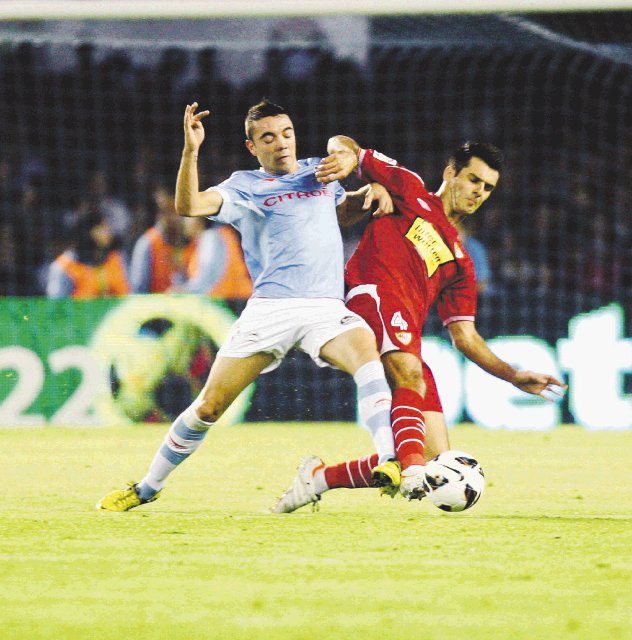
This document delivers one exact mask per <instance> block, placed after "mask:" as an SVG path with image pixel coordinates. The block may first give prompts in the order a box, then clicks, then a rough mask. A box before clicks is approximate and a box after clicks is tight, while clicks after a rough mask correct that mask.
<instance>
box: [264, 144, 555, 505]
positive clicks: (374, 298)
mask: <svg viewBox="0 0 632 640" xmlns="http://www.w3.org/2000/svg"><path fill="white" fill-rule="evenodd" d="M328 152H329V155H328V156H327V157H326V158H324V159H323V160H322V161H321V163H320V165H319V167H318V168H317V171H316V177H317V178H318V179H319V180H320V181H321V182H324V183H327V182H329V181H332V180H340V179H343V178H345V177H347V176H348V175H349V174H350V173H351V172H352V171H353V170H354V169H356V168H357V173H358V175H359V176H360V177H361V178H363V179H365V180H366V181H368V182H371V183H378V184H374V189H376V190H377V189H379V188H380V186H379V185H382V186H383V187H384V188H386V189H387V190H388V192H389V193H390V195H391V197H392V200H393V205H394V207H395V211H394V213H393V215H386V216H383V217H382V216H380V217H374V218H373V219H371V221H370V222H369V224H368V226H367V227H366V230H365V231H364V234H363V236H362V238H361V240H360V243H359V245H358V247H357V249H356V251H355V252H354V254H353V255H352V257H351V259H350V260H349V262H348V263H347V266H346V269H345V280H346V284H347V287H348V294H347V299H346V303H347V306H348V308H349V309H351V310H353V311H354V312H356V313H358V314H359V315H360V316H362V317H363V318H364V319H365V320H366V321H367V322H368V324H369V325H370V326H371V328H372V329H373V331H374V333H375V335H376V338H377V342H378V348H379V351H380V354H381V357H382V362H383V363H384V368H385V371H386V375H387V379H388V381H389V384H390V386H391V389H392V391H393V402H392V409H391V423H392V428H393V435H394V439H395V447H396V451H397V457H398V459H399V462H400V463H401V486H400V491H401V493H402V494H403V495H404V496H405V497H407V498H409V499H421V498H422V497H423V495H424V490H423V484H422V480H423V476H424V474H423V466H424V465H425V461H426V454H429V457H434V456H435V455H438V454H439V453H441V452H442V451H446V450H448V449H449V442H448V432H447V427H446V423H445V419H444V416H443V410H442V407H441V402H440V400H439V396H438V393H437V389H436V385H435V383H434V378H433V376H432V372H431V371H430V369H429V367H428V366H427V365H426V364H425V363H424V362H423V361H422V358H421V333H422V329H423V326H424V323H425V321H426V318H427V316H428V312H429V310H430V307H431V306H432V305H433V304H435V303H436V304H437V310H438V313H439V316H440V318H441V320H442V321H443V324H444V326H445V327H446V328H447V330H448V332H449V333H450V337H451V339H452V343H453V344H454V346H455V347H456V348H457V349H458V350H459V351H461V352H462V353H463V355H465V356H466V357H467V358H469V359H470V360H472V361H473V362H475V363H476V364H477V365H479V366H480V367H481V368H483V369H484V370H485V371H487V372H488V373H490V374H492V375H493V376H496V377H497V378H500V379H502V380H506V381H507V382H510V383H511V384H513V385H514V386H516V387H517V388H519V389H521V390H523V391H526V392H528V393H532V394H535V395H543V396H544V397H547V396H549V397H550V396H551V394H557V395H561V393H562V390H563V388H564V386H565V385H564V384H563V383H562V382H560V381H559V380H557V379H556V378H554V377H553V376H550V375H546V374H541V373H535V372H532V371H520V370H517V369H515V368H514V367H513V366H511V365H510V364H509V363H507V362H504V361H503V360H501V359H500V358H498V357H497V356H496V355H494V353H493V352H492V351H491V350H490V349H489V347H488V346H487V344H486V343H485V341H484V339H483V338H482V337H481V335H480V334H479V333H478V331H477V330H476V326H475V316H476V278H475V274H474V265H473V263H472V260H471V258H470V257H469V255H468V254H467V252H466V250H465V248H464V246H463V244H462V242H461V240H460V238H459V235H458V232H457V228H456V226H457V225H458V223H459V222H461V221H462V220H463V219H464V218H466V217H467V216H469V215H472V214H473V213H474V212H475V211H476V210H477V209H478V208H479V207H480V206H481V205H482V204H483V203H484V202H485V201H486V200H487V199H488V198H489V197H490V195H491V194H492V192H493V190H494V188H495V187H496V185H497V183H498V180H499V177H500V170H501V167H502V154H501V153H500V151H499V150H498V149H496V148H495V147H494V146H492V145H489V144H481V143H466V144H464V145H463V146H461V147H460V148H459V149H458V150H457V151H456V152H455V153H454V155H453V156H452V157H451V158H450V159H449V161H448V164H447V166H446V167H445V169H444V172H443V182H442V184H441V187H440V188H439V190H438V191H436V192H435V193H431V192H430V191H428V189H427V188H426V186H425V184H424V181H423V180H422V179H421V177H420V176H419V175H417V174H416V173H414V172H413V171H410V170H409V169H407V168H406V167H403V166H401V165H399V164H398V163H397V162H396V161H395V160H392V159H391V158H388V157H386V156H384V155H382V154H380V153H378V152H377V151H372V150H366V149H362V148H360V146H359V145H358V144H357V143H356V142H355V141H354V140H352V139H351V138H347V137H346V136H336V137H334V138H332V139H331V140H330V141H329V145H328ZM426 445H428V451H425V448H426ZM373 466H375V465H374V464H373V461H372V460H371V458H370V457H368V456H367V457H366V458H362V459H360V460H356V461H352V462H344V463H342V464H339V465H335V466H332V467H325V465H324V464H323V463H322V461H321V460H320V459H319V458H316V457H315V456H313V457H311V458H307V459H306V460H304V461H303V463H302V464H301V467H299V473H298V475H297V477H296V478H295V480H294V483H293V485H292V487H290V489H288V491H286V493H285V494H284V496H283V497H282V498H281V500H280V501H279V504H278V505H277V507H276V508H275V511H277V512H278V511H283V512H289V511H293V510H294V509H296V508H298V507H299V506H303V505H304V504H307V503H308V502H316V501H317V500H318V499H319V498H320V494H321V493H322V492H323V491H325V490H327V489H331V488H336V487H348V488H354V487H362V486H375V485H374V480H373V479H372V478H371V475H370V472H369V470H370V469H371V468H372V467H373ZM398 480H399V479H398V478H397V477H396V474H393V475H392V476H391V477H389V478H386V477H385V478H384V479H383V482H384V484H385V485H387V484H389V483H391V484H393V483H394V484H397V483H398ZM295 505H297V506H295Z"/></svg>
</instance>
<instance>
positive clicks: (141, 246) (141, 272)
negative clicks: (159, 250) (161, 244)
mask: <svg viewBox="0 0 632 640" xmlns="http://www.w3.org/2000/svg"><path fill="white" fill-rule="evenodd" d="M129 283H130V288H131V289H132V293H149V288H150V283H151V243H150V241H149V236H147V235H142V236H141V237H140V238H138V240H137V241H136V244H135V245H134V251H133V252H132V262H131V265H130V274H129Z"/></svg>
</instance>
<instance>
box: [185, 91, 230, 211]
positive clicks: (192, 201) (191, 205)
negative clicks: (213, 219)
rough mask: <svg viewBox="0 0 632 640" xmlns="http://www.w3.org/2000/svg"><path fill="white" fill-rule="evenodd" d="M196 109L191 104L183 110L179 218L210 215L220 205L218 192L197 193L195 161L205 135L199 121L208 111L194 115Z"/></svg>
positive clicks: (219, 207)
mask: <svg viewBox="0 0 632 640" xmlns="http://www.w3.org/2000/svg"><path fill="white" fill-rule="evenodd" d="M197 107H198V104H197V102H194V103H193V104H191V105H187V106H186V109H185V110H184V149H183V150H182V159H181V160H180V169H179V170H178V178H177V180H176V211H177V213H178V215H181V216H212V215H215V214H216V213H218V212H219V210H220V209H221V207H222V203H223V199H222V196H221V195H220V194H219V193H218V192H217V191H203V192H200V188H199V182H198V169H197V159H198V153H199V150H200V146H201V145H202V142H204V135H205V134H204V125H203V124H202V119H203V118H206V116H208V115H209V112H208V111H200V112H199V113H196V110H197Z"/></svg>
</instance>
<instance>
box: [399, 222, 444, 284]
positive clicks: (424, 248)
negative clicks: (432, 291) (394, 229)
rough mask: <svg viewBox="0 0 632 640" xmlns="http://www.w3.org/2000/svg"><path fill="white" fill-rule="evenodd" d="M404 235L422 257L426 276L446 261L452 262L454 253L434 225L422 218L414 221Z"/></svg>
mask: <svg viewBox="0 0 632 640" xmlns="http://www.w3.org/2000/svg"><path fill="white" fill-rule="evenodd" d="M406 237H407V238H408V239H409V240H410V241H411V242H412V243H413V244H414V245H415V248H416V249H417V252H418V253H419V255H420V256H421V257H422V258H423V260H424V262H425V263H426V268H427V269H428V277H430V276H432V274H433V273H434V272H435V271H436V270H437V269H438V267H439V266H440V265H442V264H445V263H446V262H452V261H453V260H454V255H452V251H450V249H449V248H448V246H447V245H446V243H445V242H444V241H443V238H442V237H441V236H440V235H439V233H438V232H437V230H436V229H435V228H434V225H433V224H432V223H431V222H428V221H427V220H424V219H423V218H415V221H414V222H413V223H412V225H411V226H410V229H408V231H407V232H406Z"/></svg>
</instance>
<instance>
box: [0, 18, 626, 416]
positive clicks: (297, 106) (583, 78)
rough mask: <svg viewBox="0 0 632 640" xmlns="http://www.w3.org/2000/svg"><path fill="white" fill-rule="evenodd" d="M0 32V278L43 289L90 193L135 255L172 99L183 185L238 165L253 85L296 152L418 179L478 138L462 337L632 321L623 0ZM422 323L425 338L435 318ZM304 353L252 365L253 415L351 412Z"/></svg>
mask: <svg viewBox="0 0 632 640" xmlns="http://www.w3.org/2000/svg"><path fill="white" fill-rule="evenodd" d="M0 27H1V28H0V40H1V43H2V44H1V46H0V85H1V90H0V138H1V139H2V153H1V154H0V190H1V196H0V247H1V250H0V283H1V292H0V293H2V295H5V296H7V295H15V296H35V295H43V294H44V288H43V282H44V279H45V275H46V269H47V267H48V265H49V264H50V262H51V261H52V260H53V259H54V258H55V256H56V255H58V254H59V253H60V252H61V251H62V250H63V249H64V247H65V245H66V243H67V241H68V237H67V229H68V224H67V223H68V220H69V219H71V218H72V215H73V212H74V211H76V209H77V207H81V206H86V198H87V197H88V196H89V198H100V199H108V200H109V201H110V203H111V204H112V206H116V207H119V208H120V210H121V216H124V217H125V219H126V221H127V222H126V223H125V224H127V227H126V236H125V240H126V242H125V247H124V248H125V250H126V251H128V252H129V251H131V248H132V246H133V242H134V240H135V239H136V238H137V237H138V236H139V235H140V234H141V233H142V232H143V231H144V230H145V229H146V228H148V227H149V226H151V224H152V223H153V215H154V203H153V201H152V191H153V189H154V188H155V186H156V185H157V184H166V185H170V187H171V188H172V187H173V185H174V183H175V175H176V172H177V167H178V163H179V157H180V150H181V146H182V133H181V122H182V113H183V109H184V106H185V105H186V104H187V103H190V102H192V101H194V100H197V101H198V102H199V103H200V104H201V106H202V107H203V108H208V109H210V111H211V117H210V118H209V120H208V125H207V139H206V143H205V146H204V147H203V153H202V157H201V158H200V169H201V185H202V186H203V187H205V186H210V185H212V184H215V183H217V182H218V181H220V180H222V179H224V178H225V177H227V176H228V175H230V173H231V172H232V171H234V170H235V169H238V168H245V167H247V166H250V164H249V162H250V161H251V159H250V158H249V156H248V154H247V153H246V151H245V150H244V146H243V130H242V128H243V117H244V114H245V111H246V109H247V107H248V106H249V105H250V104H252V103H254V102H257V101H258V100H260V99H261V98H262V97H263V96H266V97H269V98H271V99H273V100H274V101H276V102H279V103H281V104H283V105H284V106H286V108H287V109H288V110H289V112H290V113H291V114H292V116H293V119H294V120H295V123H296V126H297V132H298V136H299V144H300V148H299V154H300V155H301V156H307V155H322V154H323V153H324V150H325V145H326V140H327V138H328V137H329V136H331V135H333V134H336V133H346V134H348V135H351V136H353V137H355V138H356V139H357V140H358V141H359V142H360V143H361V144H362V145H363V146H365V147H371V148H376V149H379V150H380V151H382V152H384V153H386V154H387V155H389V156H391V157H394V158H397V159H398V160H399V161H401V162H402V163H404V164H406V165H407V166H408V167H410V168H412V169H414V170H416V171H417V172H418V173H420V174H421V175H422V177H424V179H425V181H426V184H427V185H428V186H429V187H430V188H431V189H434V188H437V187H438V186H439V185H440V181H441V173H442V170H443V167H444V166H445V162H446V160H447V158H448V156H449V154H450V153H451V151H452V150H453V149H455V148H456V147H457V146H458V145H460V144H461V143H462V142H464V141H466V140H479V141H489V142H492V143H494V144H496V145H497V146H499V147H500V148H501V149H502V150H503V151H504V153H505V156H506V169H505V171H504V173H503V175H502V179H501V182H500V184H499V188H498V190H497V191H496V192H495V193H494V195H493V197H492V198H491V200H490V201H489V202H488V203H487V204H486V205H485V206H484V207H483V209H481V211H480V212H479V213H477V215H476V217H475V219H473V220H472V224H471V225H468V227H467V229H466V234H467V235H468V236H471V238H473V239H474V242H475V241H478V243H479V248H480V249H481V253H482V254H483V255H484V257H486V262H485V260H484V259H483V261H482V262H480V263H479V267H478V268H479V269H480V271H479V276H480V280H481V285H480V286H481V291H480V300H479V317H478V326H479V330H480V332H481V333H482V334H483V335H484V336H485V337H493V336H496V335H523V334H530V335H534V336H539V337H541V338H543V339H544V340H546V341H548V342H549V343H551V344H554V343H555V341H556V340H557V339H559V338H560V337H563V336H565V335H567V332H568V323H569V320H570V319H571V318H572V317H573V316H575V315H577V314H578V313H581V312H584V311H590V310H592V309H596V308H598V307H601V306H603V305H606V304H609V303H612V302H614V303H617V304H619V305H621V306H622V307H623V309H624V310H626V312H627V318H626V321H627V334H628V335H629V334H630V333H632V332H631V331H630V322H631V321H632V260H630V256H632V216H631V215H630V208H631V207H632V198H631V196H630V180H631V171H632V135H631V134H632V109H631V108H630V104H631V99H632V44H631V42H632V13H631V12H625V11H623V12H622V11H617V12H601V13H574V14H573V13H570V14H569V13H565V14H553V13H538V14H533V13H530V14H513V13H512V14H479V15H426V16H385V15H376V16H373V17H366V16H346V17H329V18H313V17H297V18H282V17H275V18H259V19H257V20H246V19H242V18H230V19H229V18H216V19H205V20H169V21H165V20H160V19H158V18H156V19H151V20H143V21H140V20H129V21H126V22H124V23H122V22H117V21H112V22H109V21H106V20H93V21H90V20H83V21H74V22H64V21H54V20H49V21H45V22H42V23H19V22H10V23H9V22H7V23H2V24H1V25H0ZM89 198H88V199H89ZM360 232H361V228H354V229H352V230H351V231H350V232H349V233H347V235H346V238H345V240H346V244H347V251H349V252H350V251H351V250H352V249H353V246H354V243H355V242H357V238H358V235H359V233H360ZM427 329H428V331H427V333H428V335H443V334H441V327H440V325H439V323H438V321H437V319H436V318H434V317H433V318H431V320H430V322H429V325H428V328H427ZM444 337H445V336H444ZM304 366H305V362H304V359H303V358H302V356H300V355H296V356H294V357H293V358H291V359H290V361H289V362H288V363H287V364H286V365H284V368H282V369H281V370H280V372H279V374H278V375H277V374H273V375H271V376H270V377H265V378H264V379H262V382H261V389H264V390H265V393H264V392H263V391H262V392H261V393H259V394H257V396H256V397H255V400H254V404H253V408H252V411H251V417H252V418H253V419H265V418H269V417H274V418H285V419H288V418H289V419H291V418H301V419H305V418H308V419H309V418H313V419H345V418H349V419H352V418H353V415H354V413H355V406H354V402H353V394H354V389H353V385H352V383H351V382H349V380H347V379H346V377H344V376H341V374H338V373H336V372H332V371H328V372H318V373H314V371H313V370H312V371H310V372H309V373H308V374H306V373H305V371H304ZM307 366H308V367H311V366H312V365H310V364H308V365H307ZM288 370H289V373H288ZM288 375H291V376H292V377H293V378H294V380H297V382H296V390H292V389H294V386H292V389H290V390H288V385H287V384H286V382H284V381H285V380H287V377H284V376H288ZM275 376H276V377H275ZM305 377H307V378H308V382H307V383H304V382H303V380H302V379H303V378H305ZM310 381H315V382H313V383H312V382H310ZM299 387H300V391H299ZM319 397H320V398H321V401H318V398H319ZM322 397H327V402H326V403H323V402H322ZM257 398H259V399H257ZM350 399H351V400H350ZM271 403H272V404H271ZM279 411H281V412H282V414H283V415H279Z"/></svg>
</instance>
